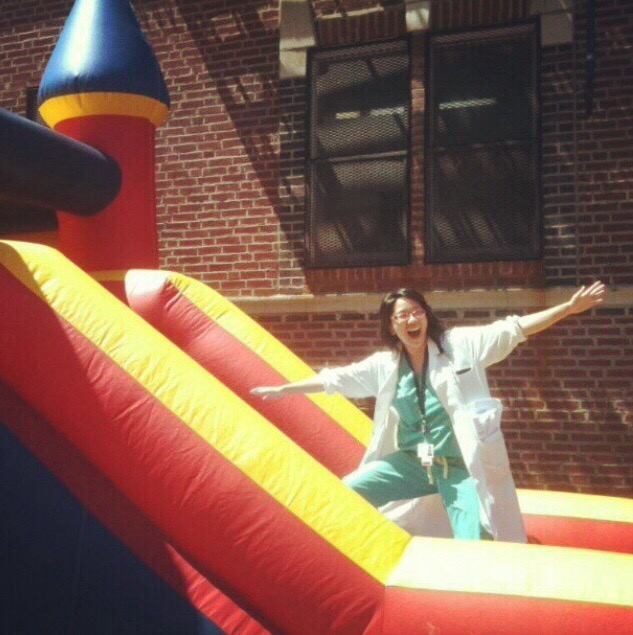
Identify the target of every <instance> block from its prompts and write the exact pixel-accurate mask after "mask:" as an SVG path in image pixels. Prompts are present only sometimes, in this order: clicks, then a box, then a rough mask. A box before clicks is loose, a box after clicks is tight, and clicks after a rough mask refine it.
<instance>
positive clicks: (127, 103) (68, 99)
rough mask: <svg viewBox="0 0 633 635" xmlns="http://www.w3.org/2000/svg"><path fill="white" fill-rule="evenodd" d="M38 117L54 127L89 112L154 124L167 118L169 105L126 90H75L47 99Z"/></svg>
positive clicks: (162, 122) (89, 114) (86, 115)
mask: <svg viewBox="0 0 633 635" xmlns="http://www.w3.org/2000/svg"><path fill="white" fill-rule="evenodd" d="M39 110H40V115H41V117H42V119H43V120H44V121H45V122H46V123H47V124H48V125H49V126H50V127H51V128H54V127H55V126H56V125H57V124H58V123H60V122H62V121H65V120H66V119H74V118H76V117H89V116H92V115H125V116H128V117H140V118H141V119H147V120H149V121H151V122H152V123H153V124H154V126H156V127H158V126H160V125H162V124H164V123H165V121H167V117H168V116H169V109H168V108H167V106H166V105H165V104H164V103H163V102H161V101H158V100H157V99H152V98H151V97H147V96H145V95H132V94H130V93H107V92H94V93H77V94H75V95H60V96H59V97H51V98H50V99H47V100H46V101H45V102H44V103H43V104H42V105H41V106H40V108H39Z"/></svg>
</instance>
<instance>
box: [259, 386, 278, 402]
mask: <svg viewBox="0 0 633 635" xmlns="http://www.w3.org/2000/svg"><path fill="white" fill-rule="evenodd" d="M251 395H255V396H256V397H261V398H262V399H281V397H283V396H284V389H283V386H259V387H258V388H253V389H252V390H251Z"/></svg>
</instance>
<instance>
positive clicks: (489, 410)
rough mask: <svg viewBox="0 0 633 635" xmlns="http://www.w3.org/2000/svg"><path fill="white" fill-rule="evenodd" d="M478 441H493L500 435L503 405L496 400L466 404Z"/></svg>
mask: <svg viewBox="0 0 633 635" xmlns="http://www.w3.org/2000/svg"><path fill="white" fill-rule="evenodd" d="M468 409H469V410H470V412H471V415H472V423H473V426H474V428H475V432H476V433H477V438H478V439H479V441H483V442H485V441H487V440H493V438H494V437H496V436H497V435H500V434H501V413H502V412H503V405H502V403H501V402H500V401H499V400H498V399H493V398H486V399H476V400H475V401H472V402H471V403H469V404H468Z"/></svg>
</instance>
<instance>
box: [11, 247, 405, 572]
mask: <svg viewBox="0 0 633 635" xmlns="http://www.w3.org/2000/svg"><path fill="white" fill-rule="evenodd" d="M0 261H1V262H2V264H4V265H5V267H7V269H9V270H10V271H11V272H12V273H13V275H14V276H15V277H16V278H18V279H19V280H20V281H21V282H22V283H23V284H24V285H25V286H27V287H28V288H29V289H30V290H31V291H32V292H33V293H35V294H37V295H38V296H39V297H41V298H42V299H43V300H44V301H45V302H46V303H48V304H49V306H50V307H51V308H52V309H53V310H54V311H55V312H56V313H57V314H58V315H60V316H61V317H62V318H63V319H64V320H66V321H67V322H68V323H70V324H71V325H72V326H73V327H74V328H75V329H77V330H78V331H79V332H81V333H82V334H83V335H84V336H85V337H86V338H87V339H88V340H89V341H91V342H92V343H93V344H94V345H96V346H97V347H99V348H100V349H101V350H102V351H103V352H104V353H105V354H106V355H107V356H108V357H109V358H110V359H111V360H112V361H113V362H114V363H116V364H117V365H118V366H119V367H121V368H122V369H123V370H125V371H126V372H127V373H128V374H129V375H130V376H132V377H133V378H134V379H135V380H136V381H138V382H139V383H140V384H141V385H143V386H144V387H145V388H146V389H147V390H148V392H150V393H151V394H153V395H154V397H155V398H156V399H157V400H158V401H160V402H161V403H162V404H163V405H164V406H165V407H166V408H167V409H168V410H170V411H171V412H172V413H173V414H174V415H176V416H177V417H178V418H180V419H181V420H182V421H183V423H185V424H186V425H187V426H189V427H190V428H191V429H192V430H194V431H195V432H196V433H197V434H198V435H200V436H201V437H202V438H203V439H205V440H206V441H207V442H208V443H209V444H210V445H212V446H213V447H214V448H215V449H216V450H217V451H218V452H219V453H221V454H222V455H223V456H224V457H225V458H226V459H227V460H228V461H230V462H231V463H233V464H234V465H235V466H236V467H237V468H238V469H240V470H241V471H242V472H243V473H244V474H245V475H246V476H248V477H249V478H250V479H251V480H252V481H254V482H255V483H257V484H258V486H259V487H261V488H262V489H263V490H265V491H266V492H267V493H268V494H269V495H270V496H272V497H273V498H274V499H275V500H277V501H278V502H279V503H281V504H282V505H284V506H285V507H286V508H287V509H288V510H289V511H290V512H291V513H293V514H294V515H295V516H296V517H297V518H299V519H300V520H301V521H302V522H303V523H305V524H306V525H308V526H309V527H310V528H311V529H312V530H313V531H315V532H316V533H318V534H319V535H320V536H321V537H322V538H323V539H324V540H326V541H327V542H328V543H330V544H331V545H332V546H333V547H334V548H335V549H338V550H339V551H340V552H341V553H343V554H344V555H345V556H346V557H348V558H349V559H350V560H351V561H353V562H354V563H356V564H357V565H358V566H359V567H361V568H362V569H363V570H365V571H366V572H367V573H368V574H369V575H371V576H372V577H374V578H375V579H377V580H379V581H380V582H382V583H384V582H385V580H386V579H387V577H388V575H389V573H390V572H391V571H392V570H393V568H394V567H395V565H396V563H397V562H398V560H399V559H400V557H401V556H402V553H403V552H404V549H405V548H406V545H407V544H408V542H409V541H410V539H411V536H410V535H409V534H408V533H407V532H405V531H404V530H402V529H400V528H398V527H397V526H396V525H394V524H392V523H391V522H389V521H387V520H386V519H384V518H383V517H382V516H381V515H380V514H379V513H378V512H377V511H376V510H375V509H374V508H373V507H371V505H369V504H368V503H366V502H365V501H363V500H362V499H361V498H360V497H358V496H357V495H355V494H354V493H352V492H351V491H350V490H348V488H346V487H345V486H344V485H343V484H342V483H341V482H340V481H339V480H338V479H337V478H336V477H335V476H334V475H333V474H332V473H330V472H329V471H328V470H326V469H325V468H323V467H322V466H321V465H320V464H319V463H318V462H317V461H315V460H314V459H313V458H312V457H311V456H310V455H308V454H307V453H306V452H305V451H303V450H302V449H301V448H299V447H298V446H296V445H295V444H294V443H293V442H292V441H291V440H290V439H288V437H286V436H285V435H283V434H282V433H281V432H280V431H279V430H278V429H277V428H276V427H275V426H273V425H272V424H270V423H269V422H268V421H267V420H266V419H264V418H263V417H262V416H261V415H260V414H259V413H257V412H256V411H255V410H253V409H252V408H251V407H250V406H248V404H246V403H245V402H243V401H242V400H241V399H239V397H237V396H236V395H235V394H234V393H232V392H231V391H230V390H229V389H228V388H226V386H224V385H223V384H221V383H220V382H219V381H218V380H217V379H215V378H214V377H213V376H212V375H210V374H209V373H207V372H206V371H204V370H203V369H201V367H200V366H199V365H198V364H197V363H196V362H194V361H193V360H192V359H191V358H190V357H188V356H187V355H185V354H184V353H183V352H182V351H181V350H180V349H178V348H177V347H176V346H174V345H173V344H171V342H169V340H167V339H166V338H165V337H163V336H162V335H161V334H160V333H158V332H157V331H155V330H154V329H153V328H151V327H149V326H148V325H147V323H146V322H144V321H143V320H142V319H141V318H140V317H138V316H137V315H136V314H134V313H133V312H132V311H131V310H130V309H128V308H127V307H126V306H125V305H124V304H122V303H121V302H119V301H118V300H117V299H116V298H114V297H113V296H112V295H110V294H109V293H107V292H105V291H104V290H103V288H102V287H101V286H100V285H99V284H98V283H97V282H96V281H95V280H93V279H92V278H90V277H89V276H88V275H86V274H85V273H84V272H82V271H81V270H80V269H78V268H77V267H76V266H75V265H73V264H72V263H71V262H70V261H68V260H67V259H65V258H64V257H63V256H61V254H59V253H58V252H56V251H55V250H53V249H50V248H47V247H44V246H42V245H33V244H29V243H9V242H3V241H0Z"/></svg>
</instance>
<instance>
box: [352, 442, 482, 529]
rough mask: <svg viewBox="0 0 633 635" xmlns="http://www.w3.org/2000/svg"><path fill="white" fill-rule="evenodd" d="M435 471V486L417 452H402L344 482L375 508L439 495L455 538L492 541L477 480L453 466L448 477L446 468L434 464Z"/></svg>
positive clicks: (369, 465) (433, 470) (369, 464)
mask: <svg viewBox="0 0 633 635" xmlns="http://www.w3.org/2000/svg"><path fill="white" fill-rule="evenodd" d="M431 471H432V475H433V483H431V482H429V477H428V472H427V470H426V468H425V467H423V466H422V463H421V462H420V459H419V458H418V457H417V456H416V455H415V453H414V452H409V451H404V450H399V451H398V452H394V453H393V454H389V455H388V456H385V457H383V458H381V459H378V460H376V461H370V462H369V463H366V464H365V465H362V466H361V467H360V468H359V469H358V470H356V471H355V472H352V473H351V474H349V475H348V476H346V477H345V479H344V482H345V484H346V485H347V486H348V487H350V488H351V489H353V490H354V491H355V492H357V493H358V494H360V495H361V496H362V497H363V498H365V499H367V500H368V501H369V502H370V503H371V504H372V505H374V506H375V507H380V506H382V505H385V504H386V503H389V502H391V501H397V500H406V499H408V498H418V497H420V496H428V495H429V494H436V493H439V495H440V496H441V498H442V502H443V503H444V507H445V508H446V511H447V513H448V519H449V522H450V524H451V528H452V530H453V536H454V537H455V538H460V539H462V540H480V539H490V538H491V537H490V535H489V534H488V532H487V531H485V529H483V527H482V526H481V522H480V519H479V496H478V495H477V490H476V487H475V480H474V479H473V478H472V476H470V474H469V473H468V471H467V470H466V468H465V467H460V466H452V465H450V466H449V467H448V475H447V476H448V478H444V473H443V472H444V468H443V466H442V465H433V467H432V468H431Z"/></svg>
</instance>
